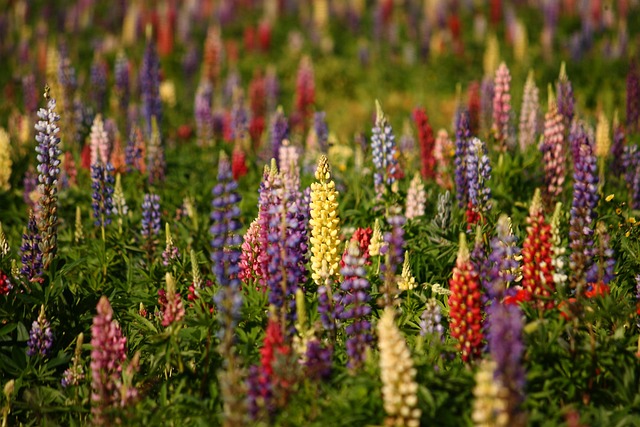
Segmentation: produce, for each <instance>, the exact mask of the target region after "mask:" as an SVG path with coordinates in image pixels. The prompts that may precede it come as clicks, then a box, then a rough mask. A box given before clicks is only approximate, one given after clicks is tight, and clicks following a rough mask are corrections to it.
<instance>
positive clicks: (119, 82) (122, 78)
mask: <svg viewBox="0 0 640 427" xmlns="http://www.w3.org/2000/svg"><path fill="white" fill-rule="evenodd" d="M113 74H114V80H115V91H116V94H117V97H118V106H119V108H120V111H121V112H122V114H124V115H126V113H127V111H128V110H129V96H130V94H131V88H130V81H129V80H130V79H129V60H128V59H127V57H126V56H125V54H124V53H122V52H121V53H119V54H118V56H117V58H116V63H115V65H114V72H113Z"/></svg>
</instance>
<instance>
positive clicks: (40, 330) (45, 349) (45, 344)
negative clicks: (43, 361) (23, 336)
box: [27, 305, 53, 357]
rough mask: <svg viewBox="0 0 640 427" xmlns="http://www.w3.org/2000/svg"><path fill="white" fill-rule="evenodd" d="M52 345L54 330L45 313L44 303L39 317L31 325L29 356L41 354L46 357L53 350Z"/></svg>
mask: <svg viewBox="0 0 640 427" xmlns="http://www.w3.org/2000/svg"><path fill="white" fill-rule="evenodd" d="M51 347H53V332H51V325H50V324H49V321H48V320H47V318H46V316H45V314H44V305H43V306H41V307H40V315H39V316H38V319H37V320H34V321H33V324H32V325H31V331H30V332H29V340H28V341H27V356H29V357H32V356H35V355H36V354H40V355H41V356H43V357H46V356H48V355H49V353H50V352H51Z"/></svg>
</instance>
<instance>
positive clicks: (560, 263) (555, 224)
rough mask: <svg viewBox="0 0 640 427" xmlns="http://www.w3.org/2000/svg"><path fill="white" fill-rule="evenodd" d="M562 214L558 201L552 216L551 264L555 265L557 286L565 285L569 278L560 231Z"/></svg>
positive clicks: (554, 272) (554, 277) (554, 278)
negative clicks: (566, 272)
mask: <svg viewBox="0 0 640 427" xmlns="http://www.w3.org/2000/svg"><path fill="white" fill-rule="evenodd" d="M561 216H562V203H561V202H558V203H556V207H555V209H554V211H553V216H552V217H551V230H550V232H551V244H552V246H551V265H552V266H553V283H554V284H555V286H556V288H558V287H559V286H563V285H564V284H565V283H566V282H567V279H568V276H567V275H566V274H565V266H566V263H567V261H566V256H565V254H566V251H567V248H565V247H564V246H563V245H562V234H561V233H560V219H561Z"/></svg>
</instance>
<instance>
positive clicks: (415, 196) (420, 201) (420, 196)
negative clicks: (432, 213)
mask: <svg viewBox="0 0 640 427" xmlns="http://www.w3.org/2000/svg"><path fill="white" fill-rule="evenodd" d="M426 202H427V193H426V192H425V190H424V184H423V183H422V180H421V179H420V174H418V172H416V174H415V176H414V177H413V179H412V180H411V183H410V184H409V190H408V191H407V205H406V208H405V217H406V218H407V219H413V218H417V217H420V216H422V215H424V209H425V204H426Z"/></svg>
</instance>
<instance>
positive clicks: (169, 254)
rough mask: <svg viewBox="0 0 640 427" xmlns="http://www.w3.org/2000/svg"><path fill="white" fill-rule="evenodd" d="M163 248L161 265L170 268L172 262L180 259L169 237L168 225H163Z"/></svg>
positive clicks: (178, 251) (171, 238) (169, 229)
mask: <svg viewBox="0 0 640 427" xmlns="http://www.w3.org/2000/svg"><path fill="white" fill-rule="evenodd" d="M164 229H165V242H166V244H165V247H164V250H163V251H162V265H164V266H165V267H168V266H170V265H171V264H172V263H173V262H175V261H176V260H177V259H178V258H179V257H180V250H179V249H178V247H177V246H176V244H175V243H174V242H173V237H172V236H171V227H170V226H169V223H168V222H167V223H165V227H164Z"/></svg>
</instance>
